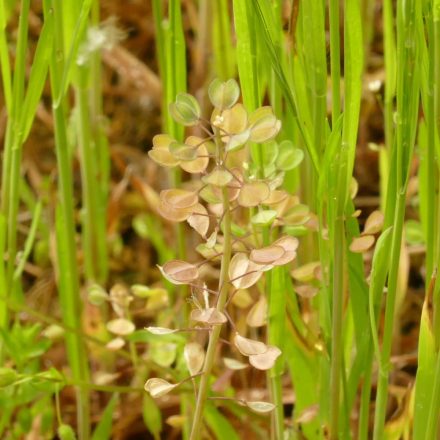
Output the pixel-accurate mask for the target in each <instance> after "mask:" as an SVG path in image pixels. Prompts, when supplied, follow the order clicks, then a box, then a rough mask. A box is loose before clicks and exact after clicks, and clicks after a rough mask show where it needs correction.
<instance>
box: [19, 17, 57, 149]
mask: <svg viewBox="0 0 440 440" xmlns="http://www.w3.org/2000/svg"><path fill="white" fill-rule="evenodd" d="M53 31H54V29H53V16H51V15H50V16H49V17H47V20H45V21H44V24H43V27H42V29H41V33H40V37H39V39H38V44H37V48H36V50H35V55H34V62H33V63H32V67H31V71H30V74H29V82H28V86H27V91H26V96H25V98H24V102H23V109H22V111H21V112H22V113H21V118H20V119H21V121H20V133H21V142H24V141H25V140H26V139H27V137H28V135H29V132H30V130H31V126H32V122H33V120H34V117H35V113H36V111H37V106H38V103H39V102H40V98H41V94H42V92H43V88H44V84H45V81H46V77H47V71H48V68H49V60H50V57H51V55H52V44H53Z"/></svg>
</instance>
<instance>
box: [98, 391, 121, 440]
mask: <svg viewBox="0 0 440 440" xmlns="http://www.w3.org/2000/svg"><path fill="white" fill-rule="evenodd" d="M118 398H119V396H118V395H117V394H113V396H112V398H111V399H110V401H109V402H108V404H107V406H106V407H105V410H104V412H103V413H102V415H101V418H100V420H99V423H98V425H97V426H96V428H95V430H94V431H93V435H92V440H101V439H105V438H111V437H112V435H111V433H112V424H113V414H114V412H115V407H116V404H117V403H118Z"/></svg>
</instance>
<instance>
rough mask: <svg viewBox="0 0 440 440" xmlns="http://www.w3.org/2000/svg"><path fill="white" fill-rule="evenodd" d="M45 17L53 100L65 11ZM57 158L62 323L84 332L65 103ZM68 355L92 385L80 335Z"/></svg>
mask: <svg viewBox="0 0 440 440" xmlns="http://www.w3.org/2000/svg"><path fill="white" fill-rule="evenodd" d="M43 5H44V14H45V16H48V15H50V14H53V15H54V22H55V39H54V41H55V47H54V50H53V53H52V59H51V62H50V83H51V89H52V96H53V97H55V96H61V92H62V91H61V78H62V72H63V66H64V57H63V56H62V55H63V52H64V51H63V29H62V8H61V5H60V4H59V3H57V2H54V1H53V0H45V1H44V3H43ZM52 111H53V117H54V128H55V145H56V156H57V162H58V170H59V195H58V197H59V204H58V206H57V219H56V227H57V228H56V229H57V231H56V232H57V236H56V238H57V264H58V268H57V269H58V276H59V296H60V302H61V310H62V314H63V321H64V323H65V324H66V325H68V326H69V327H72V328H75V330H77V331H78V332H80V331H81V299H80V289H79V276H78V266H77V261H76V244H75V220H74V218H75V217H74V216H75V213H74V206H73V200H74V197H73V181H72V171H71V160H70V155H69V149H68V141H67V126H66V120H67V118H66V114H65V102H64V99H62V100H61V102H60V103H59V104H55V103H53V108H52ZM66 345H67V355H68V359H69V364H70V367H71V369H72V376H73V378H74V380H75V381H78V382H83V383H87V382H89V366H88V357H87V351H86V347H85V343H84V339H83V338H80V337H79V336H78V333H71V334H68V335H66ZM77 418H78V433H79V438H80V439H81V440H87V439H88V438H89V435H90V402H89V392H88V390H87V389H84V388H77Z"/></svg>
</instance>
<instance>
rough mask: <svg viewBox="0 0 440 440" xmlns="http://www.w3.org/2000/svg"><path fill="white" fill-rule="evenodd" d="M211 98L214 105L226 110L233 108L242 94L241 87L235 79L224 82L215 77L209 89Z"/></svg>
mask: <svg viewBox="0 0 440 440" xmlns="http://www.w3.org/2000/svg"><path fill="white" fill-rule="evenodd" d="M208 94H209V99H210V100H211V102H212V105H214V107H216V108H218V109H220V110H224V109H226V108H231V107H232V106H233V105H234V104H235V103H236V102H237V101H238V98H239V96H240V87H239V86H238V84H237V81H235V79H230V80H228V81H226V82H222V81H220V80H219V79H215V80H214V81H212V83H211V84H210V86H209V89H208Z"/></svg>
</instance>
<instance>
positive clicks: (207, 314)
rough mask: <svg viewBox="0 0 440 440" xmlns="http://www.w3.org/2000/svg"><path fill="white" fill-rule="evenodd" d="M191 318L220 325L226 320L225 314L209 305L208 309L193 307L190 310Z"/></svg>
mask: <svg viewBox="0 0 440 440" xmlns="http://www.w3.org/2000/svg"><path fill="white" fill-rule="evenodd" d="M191 319H192V320H193V321H197V322H203V323H204V324H209V325H221V324H224V323H225V322H227V320H228V319H227V318H226V316H225V315H224V314H223V313H222V312H220V311H219V310H217V309H215V308H213V307H211V308H209V309H202V310H200V309H194V310H192V311H191Z"/></svg>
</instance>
